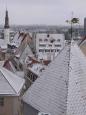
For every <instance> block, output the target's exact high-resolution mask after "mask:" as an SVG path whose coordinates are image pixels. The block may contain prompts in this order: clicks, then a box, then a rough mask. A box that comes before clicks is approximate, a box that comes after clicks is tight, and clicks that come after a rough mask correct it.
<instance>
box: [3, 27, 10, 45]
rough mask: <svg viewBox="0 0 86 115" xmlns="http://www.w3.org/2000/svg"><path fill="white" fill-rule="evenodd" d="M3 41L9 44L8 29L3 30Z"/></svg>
mask: <svg viewBox="0 0 86 115" xmlns="http://www.w3.org/2000/svg"><path fill="white" fill-rule="evenodd" d="M4 40H5V42H6V43H10V29H9V28H7V29H4Z"/></svg>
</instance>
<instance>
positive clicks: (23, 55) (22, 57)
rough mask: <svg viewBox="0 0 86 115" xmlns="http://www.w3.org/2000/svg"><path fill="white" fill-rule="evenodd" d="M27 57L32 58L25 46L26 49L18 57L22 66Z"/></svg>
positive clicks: (28, 48) (29, 50)
mask: <svg viewBox="0 0 86 115" xmlns="http://www.w3.org/2000/svg"><path fill="white" fill-rule="evenodd" d="M27 56H30V57H34V55H33V53H32V51H31V49H30V47H29V45H27V46H26V48H25V49H24V51H23V52H22V54H21V56H20V62H21V63H23V64H24V63H25V59H26V58H27Z"/></svg>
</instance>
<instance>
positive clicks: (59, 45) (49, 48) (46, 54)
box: [36, 33, 65, 60]
mask: <svg viewBox="0 0 86 115" xmlns="http://www.w3.org/2000/svg"><path fill="white" fill-rule="evenodd" d="M52 40H54V42H52V43H51V41H52ZM64 45H65V36H64V34H47V33H37V34H36V52H37V55H38V58H39V59H49V60H53V58H54V57H55V56H57V54H58V53H59V51H60V50H61V49H63V47H64Z"/></svg>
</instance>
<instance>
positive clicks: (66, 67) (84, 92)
mask: <svg viewBox="0 0 86 115" xmlns="http://www.w3.org/2000/svg"><path fill="white" fill-rule="evenodd" d="M23 101H24V102H26V103H27V104H29V105H31V106H32V107H34V108H35V109H37V110H38V111H41V112H44V113H50V114H51V115H85V114H86V57H85V56H84V54H83V53H82V52H81V50H80V48H79V47H78V46H77V45H76V44H73V43H72V45H71V46H70V45H68V46H65V48H64V49H63V50H62V51H61V52H60V54H59V55H58V56H57V57H56V58H55V60H54V61H52V62H51V63H50V64H49V65H48V67H47V68H46V70H45V71H44V72H43V73H42V75H41V76H40V77H39V78H38V79H37V80H36V81H35V82H34V84H33V85H32V86H31V87H30V88H29V89H28V91H27V92H26V93H25V95H24V96H23Z"/></svg>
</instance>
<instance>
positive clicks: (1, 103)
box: [0, 97, 4, 106]
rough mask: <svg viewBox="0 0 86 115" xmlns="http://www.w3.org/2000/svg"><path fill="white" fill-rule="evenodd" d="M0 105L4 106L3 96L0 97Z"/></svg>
mask: <svg viewBox="0 0 86 115" xmlns="http://www.w3.org/2000/svg"><path fill="white" fill-rule="evenodd" d="M0 106H4V98H3V97H0Z"/></svg>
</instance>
